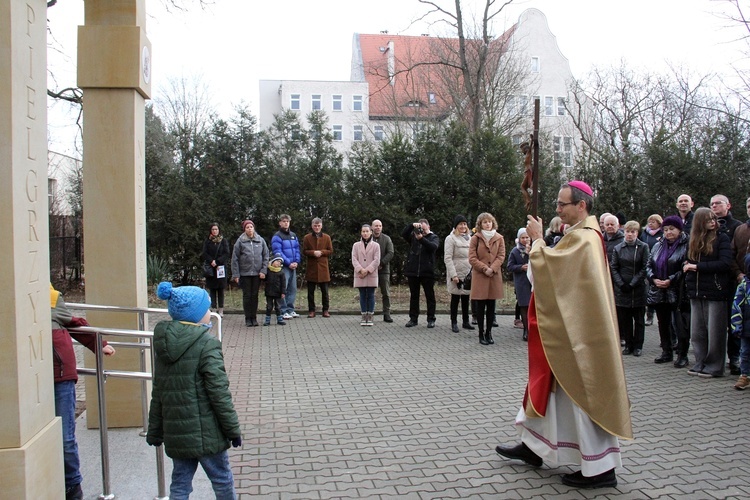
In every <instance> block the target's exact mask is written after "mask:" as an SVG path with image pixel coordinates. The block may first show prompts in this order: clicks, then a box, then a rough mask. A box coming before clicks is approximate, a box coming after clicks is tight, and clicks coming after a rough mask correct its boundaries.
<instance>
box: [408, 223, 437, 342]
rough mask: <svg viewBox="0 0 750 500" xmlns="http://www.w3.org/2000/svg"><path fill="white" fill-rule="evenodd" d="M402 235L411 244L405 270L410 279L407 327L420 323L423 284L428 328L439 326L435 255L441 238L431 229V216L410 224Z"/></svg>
mask: <svg viewBox="0 0 750 500" xmlns="http://www.w3.org/2000/svg"><path fill="white" fill-rule="evenodd" d="M401 236H402V237H403V238H404V240H406V242H407V243H408V244H409V256H408V257H407V260H406V267H405V268H404V274H405V275H406V278H407V280H408V281H409V294H410V296H409V322H408V323H406V325H405V326H406V327H407V328H411V327H412V326H417V324H418V323H419V287H422V289H423V290H424V296H425V300H426V301H427V328H435V309H436V306H437V302H436V301H435V255H436V254H437V249H438V246H440V238H438V235H437V234H435V233H433V232H431V231H430V223H429V222H427V219H419V222H415V223H413V224H408V225H407V226H406V227H405V228H404V230H403V231H401Z"/></svg>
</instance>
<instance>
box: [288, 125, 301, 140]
mask: <svg viewBox="0 0 750 500" xmlns="http://www.w3.org/2000/svg"><path fill="white" fill-rule="evenodd" d="M289 132H290V134H291V139H292V140H293V141H299V140H300V139H302V132H301V131H300V128H299V125H292V128H291V129H290V131H289Z"/></svg>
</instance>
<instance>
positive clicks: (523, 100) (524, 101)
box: [518, 95, 529, 116]
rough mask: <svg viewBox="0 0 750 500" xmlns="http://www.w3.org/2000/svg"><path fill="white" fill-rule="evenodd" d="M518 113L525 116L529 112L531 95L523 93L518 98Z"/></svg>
mask: <svg viewBox="0 0 750 500" xmlns="http://www.w3.org/2000/svg"><path fill="white" fill-rule="evenodd" d="M518 114H519V115H524V116H526V115H528V114H529V96H527V95H522V96H521V97H519V98H518Z"/></svg>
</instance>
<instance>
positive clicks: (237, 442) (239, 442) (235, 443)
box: [232, 436, 242, 448]
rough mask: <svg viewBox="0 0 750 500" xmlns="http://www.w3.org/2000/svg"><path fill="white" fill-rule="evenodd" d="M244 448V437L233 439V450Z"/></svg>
mask: <svg viewBox="0 0 750 500" xmlns="http://www.w3.org/2000/svg"><path fill="white" fill-rule="evenodd" d="M240 446H242V437H241V436H240V437H236V438H234V439H232V448H239V447H240Z"/></svg>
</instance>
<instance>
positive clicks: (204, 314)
mask: <svg viewBox="0 0 750 500" xmlns="http://www.w3.org/2000/svg"><path fill="white" fill-rule="evenodd" d="M156 295H157V296H158V297H159V298H160V299H162V300H166V301H167V309H168V310H169V315H170V316H171V317H172V320H171V321H160V322H159V323H157V324H156V327H155V328H154V338H153V344H152V346H153V347H152V348H153V349H154V355H155V363H154V377H153V390H152V392H151V408H150V410H149V415H148V434H147V435H146V441H147V442H148V444H150V445H152V446H161V445H162V444H164V451H165V452H166V454H167V456H169V457H170V458H171V459H172V462H173V463H174V467H173V469H172V483H171V485H170V487H169V490H170V493H169V497H170V498H188V497H189V495H190V492H191V491H193V475H194V474H195V471H196V469H197V468H198V464H200V465H201V467H203V470H204V471H205V472H206V475H207V476H208V478H209V479H210V480H211V484H212V486H213V490H214V493H215V494H216V498H217V499H232V500H233V499H235V498H236V493H235V490H234V476H233V475H232V469H231V468H230V467H229V455H228V454H227V450H228V449H229V446H230V443H231V446H233V447H235V448H237V447H239V446H241V445H242V434H241V432H240V424H239V420H238V418H237V412H236V411H235V410H234V405H233V404H232V394H231V392H230V391H229V379H228V378H227V373H226V369H225V368H224V356H223V353H222V351H221V342H219V340H218V339H217V338H216V337H214V336H213V335H211V334H210V333H209V331H210V329H211V324H210V323H209V320H210V317H211V316H210V311H209V308H210V307H211V300H210V299H209V297H208V293H207V292H206V291H205V290H203V289H201V288H198V287H195V286H183V287H179V288H173V287H172V284H171V283H167V282H162V283H159V287H158V288H157V290H156Z"/></svg>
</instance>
